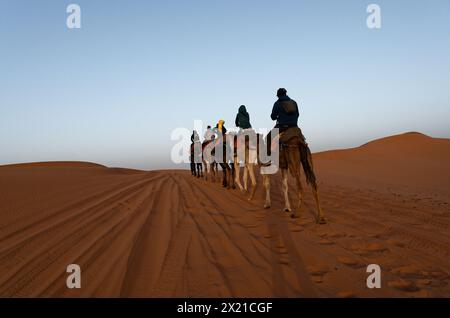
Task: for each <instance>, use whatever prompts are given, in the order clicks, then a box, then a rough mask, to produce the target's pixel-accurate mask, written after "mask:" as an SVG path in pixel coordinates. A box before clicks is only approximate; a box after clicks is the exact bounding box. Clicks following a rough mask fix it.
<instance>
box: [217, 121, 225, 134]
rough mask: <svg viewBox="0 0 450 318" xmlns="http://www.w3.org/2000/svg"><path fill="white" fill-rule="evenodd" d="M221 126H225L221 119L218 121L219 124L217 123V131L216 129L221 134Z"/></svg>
mask: <svg viewBox="0 0 450 318" xmlns="http://www.w3.org/2000/svg"><path fill="white" fill-rule="evenodd" d="M223 124H225V120H223V119H221V120H219V122H218V123H217V129H218V130H219V131H220V132H222V127H223Z"/></svg>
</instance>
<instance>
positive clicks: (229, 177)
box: [202, 136, 236, 189]
mask: <svg viewBox="0 0 450 318" xmlns="http://www.w3.org/2000/svg"><path fill="white" fill-rule="evenodd" d="M224 138H225V139H226V137H225V136H224V137H223V138H215V139H213V140H211V141H206V142H204V143H203V144H204V146H203V151H202V152H203V160H204V161H203V163H204V164H205V167H208V166H209V168H210V170H211V172H212V173H213V179H212V180H211V181H213V182H215V171H217V168H215V167H217V164H219V165H220V167H221V168H222V172H223V178H222V186H223V187H224V188H227V189H230V188H233V189H235V188H236V186H235V169H234V163H233V162H228V158H230V152H231V148H230V147H229V145H228V144H227V142H226V140H225V141H224V140H223V139H224ZM216 149H222V154H218V155H219V156H220V155H221V158H219V160H216V159H217V158H216ZM205 169H206V168H205Z"/></svg>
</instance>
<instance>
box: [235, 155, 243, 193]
mask: <svg viewBox="0 0 450 318" xmlns="http://www.w3.org/2000/svg"><path fill="white" fill-rule="evenodd" d="M235 162H237V158H235ZM235 170H236V172H235V173H236V177H235V178H234V180H235V182H236V184H237V186H238V188H239V190H241V191H242V192H243V191H244V188H243V187H242V184H241V166H240V164H239V163H237V164H235Z"/></svg>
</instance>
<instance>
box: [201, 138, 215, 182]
mask: <svg viewBox="0 0 450 318" xmlns="http://www.w3.org/2000/svg"><path fill="white" fill-rule="evenodd" d="M213 141H214V139H212V140H205V141H203V143H202V154H203V156H202V161H203V165H204V166H205V180H206V181H209V180H211V181H212V182H216V167H217V163H216V161H215V159H214V154H215V151H214V144H213Z"/></svg>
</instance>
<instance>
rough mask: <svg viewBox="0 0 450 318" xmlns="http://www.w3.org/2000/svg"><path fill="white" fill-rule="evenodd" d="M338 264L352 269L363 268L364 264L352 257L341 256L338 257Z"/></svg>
mask: <svg viewBox="0 0 450 318" xmlns="http://www.w3.org/2000/svg"><path fill="white" fill-rule="evenodd" d="M337 260H338V262H339V263H341V264H344V265H347V266H350V267H362V266H363V264H361V262H360V261H358V260H357V259H355V258H351V257H346V256H340V257H338V259H337Z"/></svg>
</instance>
